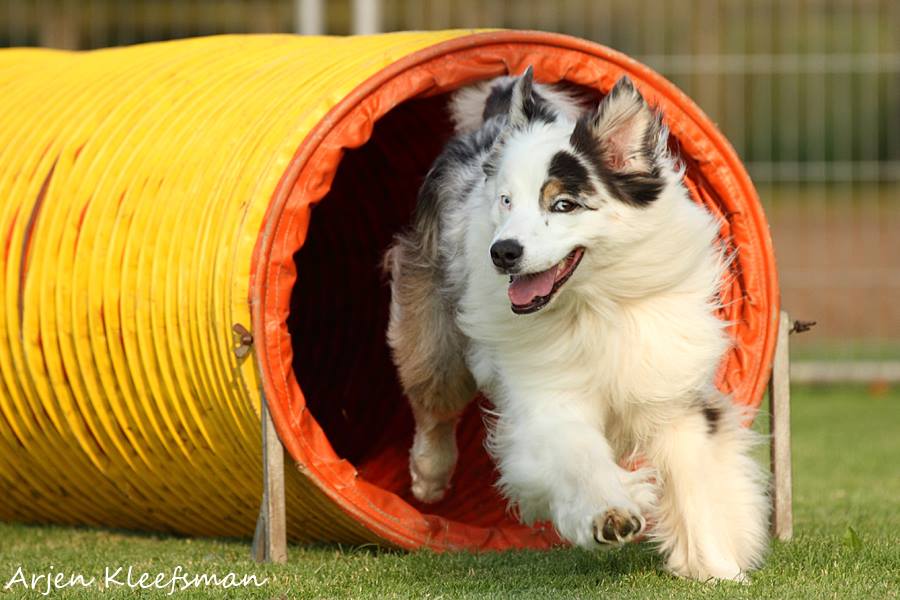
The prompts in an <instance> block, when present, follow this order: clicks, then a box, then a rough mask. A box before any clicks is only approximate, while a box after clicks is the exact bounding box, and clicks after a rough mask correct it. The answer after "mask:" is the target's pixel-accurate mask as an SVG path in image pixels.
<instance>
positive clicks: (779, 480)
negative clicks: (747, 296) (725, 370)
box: [769, 311, 794, 541]
mask: <svg viewBox="0 0 900 600" xmlns="http://www.w3.org/2000/svg"><path fill="white" fill-rule="evenodd" d="M791 329H792V325H791V319H790V317H789V316H788V314H787V313H786V312H784V311H782V312H781V320H780V322H779V325H778V340H777V342H776V344H775V359H774V361H773V362H772V378H771V379H770V380H769V414H770V415H771V416H770V421H769V423H770V425H769V427H770V429H771V436H772V437H771V460H772V479H773V486H772V535H773V536H775V538H777V539H779V540H782V541H787V540H790V539H791V538H792V537H793V535H794V514H793V505H792V497H791V382H790V344H789V341H788V336H789V335H790V333H791Z"/></svg>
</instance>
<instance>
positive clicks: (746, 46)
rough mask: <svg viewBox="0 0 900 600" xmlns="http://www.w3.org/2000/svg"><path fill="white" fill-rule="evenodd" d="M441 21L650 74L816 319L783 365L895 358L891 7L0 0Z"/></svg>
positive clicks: (4, 11)
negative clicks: (683, 114) (688, 113)
mask: <svg viewBox="0 0 900 600" xmlns="http://www.w3.org/2000/svg"><path fill="white" fill-rule="evenodd" d="M447 27H511V28H527V29H544V30H553V31H559V32H563V33H569V34H572V35H576V36H579V37H583V38H586V39H590V40H594V41H597V42H600V43H602V44H605V45H608V46H611V47H614V48H617V49H619V50H621V51H623V52H625V53H627V54H629V55H631V56H633V57H635V58H637V59H638V60H640V61H642V62H644V63H647V64H649V65H650V66H652V67H653V68H655V69H656V70H658V71H660V72H661V73H663V74H664V75H666V76H667V77H668V78H669V79H671V80H672V81H674V82H675V83H676V84H677V85H678V86H679V87H681V88H682V89H683V90H684V91H685V92H686V93H687V94H688V95H689V96H691V97H692V98H694V99H695V100H696V101H697V103H698V104H699V105H700V106H701V107H703V109H704V110H705V111H706V112H707V113H708V114H709V115H710V116H711V117H712V118H713V120H714V121H716V122H717V123H718V124H719V126H720V127H721V128H722V130H723V131H724V132H725V134H726V135H727V137H728V138H729V139H730V140H731V142H732V143H733V144H734V146H735V148H736V149H737V151H738V153H739V154H740V155H741V157H742V158H743V159H744V161H745V163H746V164H747V166H748V168H749V170H750V172H751V175H752V176H753V179H754V180H755V182H756V183H757V185H758V186H759V189H760V193H761V196H762V198H763V201H764V203H765V205H766V209H767V212H768V215H769V218H770V222H771V224H772V231H773V236H774V238H775V245H776V252H777V257H778V263H779V270H780V274H781V283H782V295H783V303H784V305H785V307H786V308H787V309H788V310H790V311H791V312H792V314H793V315H795V316H797V317H800V318H805V319H814V320H817V321H818V322H819V325H818V326H817V327H816V328H815V329H814V330H813V331H812V332H811V333H808V334H805V335H804V336H801V337H799V338H798V339H797V340H796V341H795V345H794V349H795V357H796V358H799V359H805V360H808V361H814V362H815V361H822V360H828V361H832V362H831V364H830V365H829V366H828V370H829V372H831V373H835V372H836V369H837V366H836V363H835V362H834V361H851V364H850V366H849V367H848V368H850V369H851V370H852V369H853V368H855V367H854V366H853V365H857V366H859V361H870V363H871V361H881V362H882V363H885V362H890V361H900V1H898V0H561V1H548V0H424V1H417V0H341V1H333V2H324V1H322V0H281V1H277V0H135V1H127V0H36V1H27V0H0V45H47V46H57V47H67V48H97V47H103V46H109V45H120V44H130V43H136V42H141V41H151V40H160V39H170V38H177V37H186V36H194V35H208V34H216V33H226V32H291V31H296V32H301V33H320V32H321V33H331V34H346V33H351V32H354V31H356V32H371V31H392V30H401V29H439V28H447ZM840 364H844V363H840ZM807 367H809V365H807ZM814 367H815V365H814V364H813V365H812V367H810V368H814ZM860 368H862V367H860ZM890 368H895V369H896V368H897V367H896V363H895V364H894V365H893V367H891V365H885V364H883V365H882V366H873V365H872V364H869V365H868V366H866V367H865V368H864V369H863V370H861V371H860V370H857V372H859V373H862V372H865V373H868V375H866V376H865V377H867V378H868V377H876V378H877V377H878V376H879V375H878V374H879V373H881V374H882V376H883V375H884V374H885V373H888V372H889V369H890ZM865 369H868V371H866V370H865ZM872 369H874V371H873V370H872ZM879 369H881V370H879ZM886 369H887V370H886ZM815 372H817V373H820V374H821V373H822V371H821V368H820V369H818V371H815ZM872 373H875V375H872Z"/></svg>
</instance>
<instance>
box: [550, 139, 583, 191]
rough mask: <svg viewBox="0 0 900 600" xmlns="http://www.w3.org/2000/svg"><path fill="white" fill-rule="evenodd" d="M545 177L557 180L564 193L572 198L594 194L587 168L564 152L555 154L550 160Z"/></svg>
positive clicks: (574, 157)
mask: <svg viewBox="0 0 900 600" xmlns="http://www.w3.org/2000/svg"><path fill="white" fill-rule="evenodd" d="M547 175H548V176H549V177H552V178H554V179H558V180H559V181H560V183H562V185H563V190H564V191H565V193H566V194H567V195H569V196H572V198H578V197H579V196H581V195H582V194H592V193H594V186H593V184H592V183H591V176H590V174H589V173H588V170H587V168H585V166H584V164H582V162H581V161H580V160H578V157H577V156H575V155H574V154H572V153H570V152H566V151H565V150H562V151H560V152H557V153H556V154H554V155H553V158H551V159H550V168H549V169H548V170H547Z"/></svg>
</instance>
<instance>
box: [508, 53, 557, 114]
mask: <svg viewBox="0 0 900 600" xmlns="http://www.w3.org/2000/svg"><path fill="white" fill-rule="evenodd" d="M553 120H554V115H553V112H552V111H551V110H550V108H549V106H548V105H547V102H546V100H544V99H543V98H541V97H540V96H539V95H538V94H537V93H536V92H535V91H534V69H533V68H532V67H531V65H529V66H528V68H527V69H525V72H524V73H522V75H520V76H519V78H518V79H516V81H515V83H514V84H513V87H512V95H511V97H510V101H509V124H510V125H511V126H512V127H513V128H515V129H522V128H524V127H525V126H527V125H528V124H529V123H531V122H532V121H546V122H553Z"/></svg>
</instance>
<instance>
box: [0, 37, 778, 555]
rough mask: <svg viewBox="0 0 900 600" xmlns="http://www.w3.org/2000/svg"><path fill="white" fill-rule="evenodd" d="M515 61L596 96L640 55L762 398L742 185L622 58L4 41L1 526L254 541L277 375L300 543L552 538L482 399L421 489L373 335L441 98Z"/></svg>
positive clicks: (755, 212)
mask: <svg viewBox="0 0 900 600" xmlns="http://www.w3.org/2000/svg"><path fill="white" fill-rule="evenodd" d="M528 65H533V67H534V71H535V76H536V78H537V79H538V80H539V81H543V82H566V83H568V84H570V85H572V86H574V87H576V88H579V89H580V90H581V91H583V92H586V93H587V92H589V93H592V94H594V95H595V96H596V97H598V98H599V97H600V96H602V94H604V93H605V92H607V91H608V90H609V89H610V88H611V87H612V85H613V84H614V83H615V82H616V80H618V79H619V77H621V76H622V75H624V74H627V75H629V76H630V77H631V78H632V79H633V80H634V81H635V83H636V85H637V86H638V88H639V89H640V90H641V91H642V92H643V93H644V95H645V96H646V97H647V99H648V100H649V101H650V102H651V103H652V104H655V105H657V106H659V107H660V108H661V109H662V110H663V111H664V113H665V116H666V121H667V122H668V125H669V126H670V128H671V133H672V139H671V143H672V145H673V147H677V150H678V152H679V153H680V155H681V156H682V158H683V160H684V162H685V165H686V181H687V185H688V186H689V188H690V190H691V193H692V195H693V197H694V198H695V199H696V201H697V202H702V203H703V204H705V205H706V206H707V207H708V208H709V209H710V210H711V211H712V212H713V213H715V214H716V215H719V216H720V217H721V219H722V229H721V237H722V240H723V243H726V244H730V245H732V246H733V247H734V249H735V251H736V260H735V262H734V264H733V268H732V272H731V273H730V274H729V285H728V290H727V293H726V298H725V308H724V309H723V311H722V318H723V319H727V320H728V321H729V322H730V323H731V326H730V327H731V329H730V331H731V332H732V334H733V336H734V340H735V346H734V349H733V351H731V352H730V354H729V355H728V356H727V358H726V360H725V361H724V363H723V365H722V367H721V370H720V380H719V383H720V386H721V387H722V389H724V390H726V391H729V392H732V393H733V394H734V399H735V402H737V403H740V404H743V405H748V406H751V407H757V406H758V405H759V403H760V400H761V397H762V394H763V390H764V387H765V385H766V382H767V379H768V375H769V365H770V362H771V359H772V354H773V346H774V341H775V336H776V329H777V326H778V290H777V281H776V274H775V267H774V258H773V253H772V246H771V241H770V238H769V231H768V227H767V224H766V221H765V218H764V215H763V212H762V210H761V207H760V204H759V201H758V198H757V196H756V192H755V191H754V188H753V186H752V184H751V182H750V180H749V178H748V176H747V174H746V172H745V170H744V168H743V167H742V165H741V163H740V161H739V159H738V158H737V156H736V155H735V152H734V151H733V150H732V148H731V147H730V145H729V144H728V143H727V141H726V140H725V139H724V138H723V136H722V135H721V134H720V133H719V132H718V131H717V129H716V128H715V126H714V125H713V124H712V123H711V122H710V120H709V119H708V118H707V117H705V116H704V115H703V113H702V112H701V111H700V110H699V109H698V108H697V107H696V106H695V105H694V104H693V103H692V102H691V101H690V100H689V99H688V98H687V97H686V96H685V95H684V94H682V93H681V92H680V91H678V90H677V89H676V88H675V87H674V86H673V85H672V84H670V83H668V82H667V81H666V80H664V79H663V78H662V77H660V76H659V75H657V74H655V73H654V72H652V71H651V70H650V69H648V68H647V67H645V66H643V65H641V64H639V63H637V62H635V61H633V60H631V59H629V58H627V57H626V56H623V55H622V54H619V53H617V52H614V51H612V50H610V49H608V48H604V47H602V46H598V45H595V44H592V43H588V42H585V41H581V40H578V39H574V38H570V37H566V36H562V35H556V34H548V33H538V32H520V31H490V32H471V31H444V32H429V33H394V34H386V35H377V36H371V37H347V38H328V37H295V36H282V35H272V36H221V37H210V38H200V39H192V40H185V41H176V42H166V43H155V44H147V45H141V46H134V47H128V48H121V49H109V50H100V51H93V52H85V53H68V52H59V51H49V50H36V49H12V50H4V51H0V199H2V204H0V242H2V246H0V248H2V271H0V274H2V287H0V291H2V294H0V295H2V306H0V371H2V377H0V449H2V450H0V489H2V493H0V519H3V520H13V521H22V522H34V523H64V524H86V525H97V526H107V527H118V528H128V529H142V530H155V531H169V532H178V533H183V534H191V535H216V536H218V535H226V536H234V535H237V536H249V535H250V534H251V533H252V532H253V529H254V526H255V523H256V516H257V512H258V509H259V504H260V494H261V486H262V483H261V478H262V476H261V458H260V452H261V450H260V410H261V409H260V406H261V401H262V398H263V394H265V397H266V398H267V400H268V403H269V406H270V410H271V413H272V417H273V420H274V423H275V425H276V430H277V432H278V434H279V436H280V438H281V440H282V442H283V444H284V446H285V448H286V451H287V454H288V456H289V459H290V460H289V461H288V464H289V468H288V469H287V471H288V473H287V480H286V494H287V520H288V521H287V527H288V535H289V537H290V539H292V540H294V541H299V542H304V541H314V540H325V541H337V542H346V543H364V542H376V543H379V544H383V545H388V546H396V547H403V548H418V547H430V548H433V549H438V550H440V549H502V548H510V547H535V548H537V547H546V546H549V545H552V544H555V543H558V538H557V537H556V536H555V535H554V533H553V532H552V529H551V528H550V527H535V528H530V527H526V526H524V525H520V524H518V523H517V522H516V521H515V520H514V518H513V517H512V516H511V515H509V514H508V513H507V510H506V506H505V504H504V502H503V501H502V500H501V499H500V498H499V496H498V495H497V493H496V492H495V490H494V489H493V487H492V483H493V481H494V480H495V472H494V470H493V467H492V464H491V462H490V460H489V458H488V457H487V456H486V454H485V452H484V450H483V447H482V442H483V437H484V426H483V423H482V420H481V416H480V414H479V407H478V404H479V402H476V403H473V405H472V406H471V407H470V410H469V412H468V413H467V414H466V416H465V418H464V420H463V423H462V424H461V426H460V430H459V445H460V463H459V464H460V466H459V468H458V469H457V474H456V476H455V479H454V483H453V489H452V491H451V493H450V494H449V495H448V497H447V498H446V499H445V500H443V501H441V502H440V503H438V504H436V505H431V506H425V505H421V504H419V503H417V502H416V501H415V500H414V499H413V498H412V496H411V494H410V492H409V473H408V468H407V452H408V448H409V446H410V444H411V440H412V417H411V415H410V412H409V409H408V407H407V405H406V401H405V399H404V398H403V396H402V392H401V391H400V388H399V385H398V383H397V379H396V375H395V371H394V368H393V365H392V363H391V360H390V356H389V353H388V349H387V346H386V343H385V339H384V336H385V328H386V320H387V305H388V288H387V285H386V282H385V280H384V277H383V276H382V275H381V272H380V263H381V257H382V254H383V252H384V250H385V249H386V247H387V245H388V243H389V241H390V239H391V236H392V235H393V234H394V233H395V232H397V231H398V230H400V229H401V228H402V227H403V226H404V225H405V224H406V223H407V221H408V219H409V217H410V214H411V210H412V208H413V206H414V204H415V197H416V191H417V187H418V185H419V184H420V183H421V181H422V178H423V176H424V174H425V173H426V171H427V169H428V167H429V165H430V163H431V161H432V160H433V159H434V157H435V156H436V155H437V154H438V152H439V151H440V149H441V147H442V145H443V143H444V142H445V141H446V140H447V139H448V136H449V135H450V131H451V126H450V123H449V122H448V118H447V113H446V110H445V108H446V102H447V99H448V97H449V94H450V93H451V92H453V91H454V90H455V89H457V88H459V87H461V86H464V85H467V84H470V83H473V82H477V81H479V80H484V79H488V78H492V77H495V76H498V75H503V74H507V73H512V74H517V73H521V72H522V71H523V70H524V69H525V68H526V67H527V66H528ZM524 318H527V317H524ZM235 325H238V326H239V327H238V330H239V331H240V330H241V328H244V329H246V330H247V332H249V335H244V336H236V335H235V332H234V327H235ZM251 336H252V339H251ZM294 465H296V468H293V466H294Z"/></svg>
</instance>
